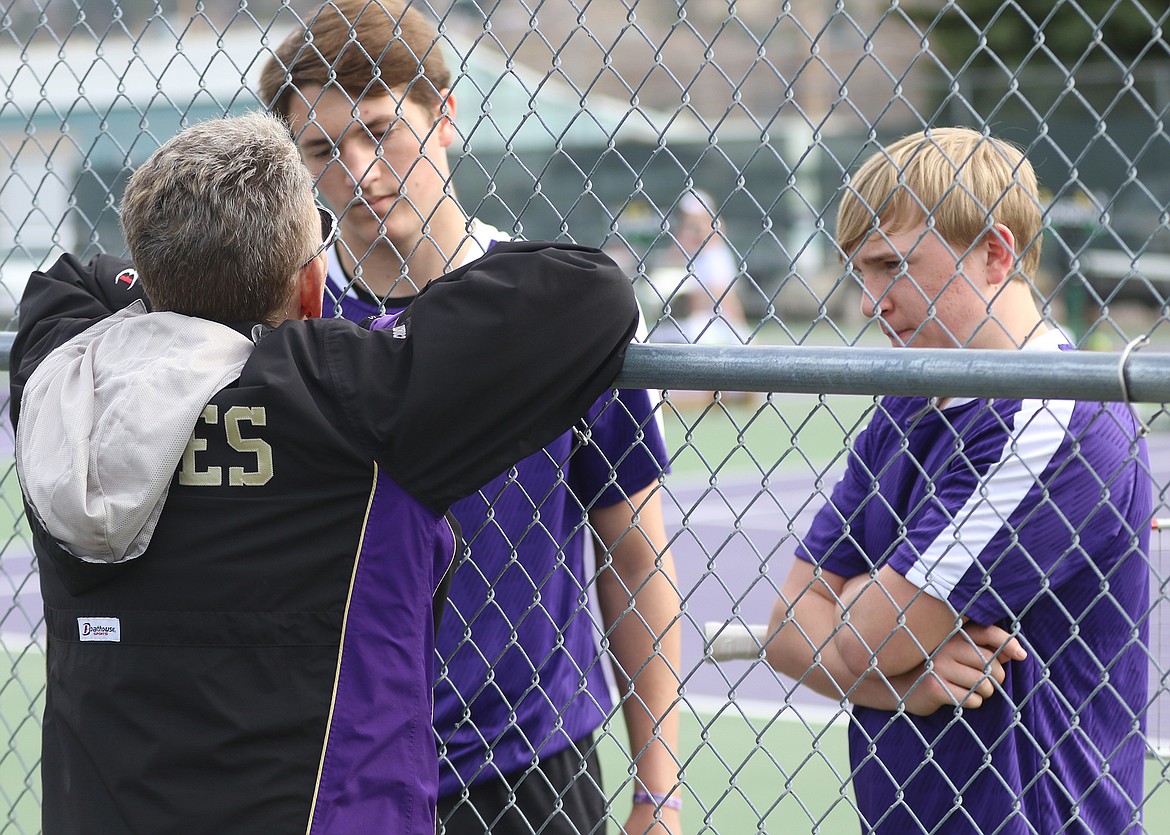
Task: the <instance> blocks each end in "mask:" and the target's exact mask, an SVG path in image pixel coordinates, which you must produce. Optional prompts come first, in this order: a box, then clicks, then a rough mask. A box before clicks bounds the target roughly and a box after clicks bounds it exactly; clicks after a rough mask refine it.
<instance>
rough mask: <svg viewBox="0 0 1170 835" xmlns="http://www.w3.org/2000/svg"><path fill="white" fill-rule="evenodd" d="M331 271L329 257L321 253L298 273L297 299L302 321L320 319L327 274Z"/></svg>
mask: <svg viewBox="0 0 1170 835" xmlns="http://www.w3.org/2000/svg"><path fill="white" fill-rule="evenodd" d="M328 269H329V261H328V256H327V255H326V254H325V253H321V254H320V255H318V256H317V257H316V258H314V259H313V260H312V261H310V262H309V263H307V264H305V266H303V267H301V271H300V272H299V273H297V291H296V292H297V299H298V301H299V303H300V308H301V310H300V313H301V316H300V318H301V319H320V318H321V309H322V307H323V306H324V297H325V274H326V272H328Z"/></svg>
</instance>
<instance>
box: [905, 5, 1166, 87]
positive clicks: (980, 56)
mask: <svg viewBox="0 0 1170 835" xmlns="http://www.w3.org/2000/svg"><path fill="white" fill-rule="evenodd" d="M909 11H910V17H911V19H912V20H913V21H914V22H915V23H916V24H917V25H918V26H919V27H920V28H921V29H922V31H923V32H924V33H926V34H927V35H928V37H929V39H930V44H931V47H932V48H933V49H934V50H935V51H937V52H938V53H939V54H940V56H941V57H942V58H944V60H945V62H946V63H947V65H948V66H950V67H952V68H957V67H960V66H963V65H965V64H967V62H968V61H970V62H971V66H972V67H973V68H984V67H992V66H999V65H1003V66H1005V67H1006V68H1008V69H1009V70H1014V69H1017V68H1022V67H1024V66H1036V65H1037V64H1041V65H1048V66H1056V67H1058V68H1060V69H1065V70H1070V69H1073V68H1075V67H1077V66H1080V65H1081V64H1082V63H1092V62H1109V63H1117V64H1120V65H1122V66H1130V65H1132V64H1134V63H1136V62H1138V61H1139V60H1146V59H1151V58H1154V59H1158V60H1166V59H1167V58H1170V48H1168V45H1167V42H1166V40H1165V37H1164V35H1163V34H1162V33H1163V29H1164V28H1165V27H1166V25H1167V23H1168V22H1170V20H1168V19H1170V9H1168V5H1167V3H1166V0H1055V2H1054V0H1014V2H1010V3H1005V2H1003V0H962V2H961V3H960V2H957V0H947V2H945V3H940V2H939V0H917V2H915V3H914V5H913V6H912V7H911V8H910V10H909Z"/></svg>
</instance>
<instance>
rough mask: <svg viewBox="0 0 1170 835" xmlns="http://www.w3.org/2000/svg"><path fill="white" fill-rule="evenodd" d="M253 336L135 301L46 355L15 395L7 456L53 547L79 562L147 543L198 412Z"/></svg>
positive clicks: (230, 375)
mask: <svg viewBox="0 0 1170 835" xmlns="http://www.w3.org/2000/svg"><path fill="white" fill-rule="evenodd" d="M252 347H253V346H252V342H251V340H249V339H248V338H247V337H245V336H244V335H242V334H240V333H237V332H236V331H234V330H232V329H231V328H229V327H227V326H226V325H221V324H219V323H217V322H211V321H208V320H206V319H198V318H193V317H190V316H183V315H181V314H178V313H147V312H146V309H145V307H144V306H143V305H142V304H141V302H136V303H135V304H133V305H131V306H130V307H128V308H126V309H124V310H122V311H119V312H118V313H116V314H114V315H113V316H111V317H110V318H108V319H105V320H103V321H102V322H100V323H99V324H97V325H95V326H94V327H92V328H89V329H88V330H86V331H85V332H84V333H82V334H79V335H78V336H77V337H75V338H74V339H72V340H70V341H69V342H67V343H65V344H64V345H62V346H61V347H60V348H58V349H57V350H55V351H53V352H52V353H51V354H49V356H48V357H46V358H45V359H44V361H43V362H42V363H41V364H40V366H39V367H38V368H37V370H36V371H35V372H34V373H33V375H32V376H31V377H30V378H29V381H28V384H27V385H26V386H25V389H24V394H23V396H22V399H21V408H20V424H19V426H18V428H17V437H16V464H17V473H18V475H19V477H20V484H21V489H22V490H23V491H24V495H25V499H26V500H27V501H28V503H29V505H30V506H31V507H32V509H33V512H35V513H36V515H37V517H38V518H39V519H40V520H41V522H42V523H43V524H44V526H45V528H46V530H48V532H49V533H50V534H51V535H52V536H53V538H54V539H56V540H57V541H58V542H59V543H60V544H61V545H62V547H64V548H65V549H66V550H67V551H69V553H71V554H73V555H74V556H76V557H78V558H79V559H82V560H85V561H87V562H121V561H123V560H129V559H133V558H135V557H137V556H140V555H141V554H142V552H143V551H145V550H146V547H147V545H148V544H149V543H150V538H151V536H152V534H153V533H154V527H155V524H156V523H157V522H158V517H159V515H160V514H161V512H162V507H163V503H164V502H165V501H166V497H167V492H168V490H169V489H170V484H171V479H172V478H173V476H174V473H175V468H176V467H177V466H178V465H179V462H180V460H181V459H182V456H183V450H184V449H185V448H186V446H187V442H188V440H189V439H190V437H191V431H192V429H193V427H194V426H195V422H196V420H197V419H198V418H199V415H200V413H201V412H202V411H203V407H204V406H205V405H206V404H207V401H208V400H209V399H210V398H211V396H212V395H214V394H215V392H217V391H219V390H220V389H221V388H223V387H224V386H225V385H227V384H228V383H230V382H231V381H232V380H235V379H236V378H237V377H239V374H240V370H241V369H242V368H243V366H244V363H245V362H246V361H247V359H248V357H249V355H250V354H251V352H252Z"/></svg>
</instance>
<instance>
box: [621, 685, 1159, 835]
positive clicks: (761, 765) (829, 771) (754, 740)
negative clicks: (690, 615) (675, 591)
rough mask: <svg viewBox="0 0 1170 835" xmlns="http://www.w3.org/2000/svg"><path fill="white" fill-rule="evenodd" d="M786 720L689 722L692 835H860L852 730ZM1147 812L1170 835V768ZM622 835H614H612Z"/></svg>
mask: <svg viewBox="0 0 1170 835" xmlns="http://www.w3.org/2000/svg"><path fill="white" fill-rule="evenodd" d="M777 707H778V709H779V707H780V706H779V705H778V706H777ZM786 713H787V714H790V713H791V711H790V710H788V711H783V712H781V713H779V715H777V716H775V717H764V716H761V717H751V716H748V717H745V716H743V715H741V714H740V712H738V711H736V710H734V709H731V710H727V711H723V712H721V713H720V715H718V716H715V715H713V714H703V713H700V714H697V715H696V714H684V717H683V722H682V739H681V742H680V749H681V756H682V758H683V760H684V768H685V775H684V778H683V779H684V783H685V785H684V788H683V791H682V796H683V818H682V819H683V829H684V831H685V832H686V833H687V835H697V833H710V835H748V833H774V835H800V833H809V834H810V835H811V833H817V835H858V833H860V832H861V826H860V823H859V822H858V818H857V815H856V814H855V813H854V812H853V806H852V800H851V792H850V791H849V789H848V784H849V754H848V746H847V742H846V728H845V725H844V723H843V722H842V721H837V722H834V723H833V724H831V725H829V726H827V727H826V726H825V725H824V724H821V723H811V722H810V723H808V724H806V723H805V722H803V721H801V720H800V719H798V718H796V717H791V718H789V717H787V716H786V715H785V714H786ZM610 732H611V733H612V734H613V736H610V737H607V738H606V739H605V740H604V741H603V742H602V744H601V745H600V750H601V757H602V775H603V779H604V782H605V785H606V789H607V791H609V792H610V793H611V794H618V795H619V799H618V800H617V801H616V802H615V803H614V812H613V814H614V818H615V820H617V821H619V822H621V821H624V820H625V815H626V813H627V811H628V809H629V795H630V789H629V788H628V786H627V784H626V782H625V780H626V778H625V774H626V772H627V768H628V765H629V758H628V757H627V756H626V754H625V752H624V750H622V749H621V747H620V743H619V742H618V740H622V739H624V738H625V736H624V730H623V729H622V728H621V726H620V725H615V726H614V727H612V728H611V730H610ZM1143 808H1144V831H1145V832H1148V833H1151V835H1162V833H1166V832H1170V760H1168V759H1160V760H1159V759H1154V758H1150V759H1147V760H1146V800H1145V803H1144V805H1143ZM1123 825H1124V824H1119V828H1118V831H1119V832H1120V831H1121V828H1122V826H1123ZM615 831H616V827H615V828H611V830H610V832H611V835H612V833H614V832H615ZM1134 835H1136V832H1135V833H1134Z"/></svg>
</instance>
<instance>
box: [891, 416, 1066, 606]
mask: <svg viewBox="0 0 1170 835" xmlns="http://www.w3.org/2000/svg"><path fill="white" fill-rule="evenodd" d="M1075 407H1076V401H1073V400H1048V401H1045V400H1024V401H1022V402H1021V404H1020V410H1019V411H1018V412H1017V413H1016V416H1015V428H1014V429H1013V431H1012V433H1011V435H1010V436H1008V437H1006V438H1005V439H1004V445H1003V449H1002V450H1001V452H1000V457H999V460H998V461H997V462H996V463H994V464H993V465H992V466H991V467H990V468H989V469H988V471H987V475H986V476H984V477H983V479H981V480H980V482H979V484H978V486H977V488H976V490H975V492H974V493H972V494H971V495H970V496H969V497H968V498H967V501H966V502H965V503H964V504H963V507H962V508H960V509H959V510H958V511H957V512H956V513H955V514H954V516H953V517H952V519H953V521H952V523H951V524H950V525H948V526H946V527H944V528H943V529H942V530H941V531H939V533H938V536H936V537H935V538H934V541H932V542H931V543H930V545H929V546H928V547H927V548H926V549H925V550H924V551H923V552H922V553H921V554H920V555H919V557H918V560H917V561H916V562H915V563H914V565H913V566H911V567H910V570H909V571H907V572H906V579H907V580H909V581H910V582H911V583H913V584H914V585H916V586H918V587H919V588H921V589H922V590H923V591H925V592H926V593H927V594H929V595H931V596H932V597H937V598H939V599H940V600H944V601H945V600H947V598H948V597H949V596H950V594H951V592H952V591H954V589H955V586H957V585H958V584H959V581H960V580H962V578H963V575H964V574H966V572H967V570H968V569H970V568H971V566H972V565H974V564H975V562H976V561H977V560H978V559H979V555H980V554H981V553H983V551H984V549H985V548H986V547H987V546H988V544H989V543H990V542H991V540H992V539H993V538H994V537H995V535H996V534H997V533H999V531H1000V529H1001V528H1003V526H1004V525H1005V524H1006V522H1007V520H1008V518H1009V517H1010V516H1011V515H1012V514H1013V513H1014V512H1015V511H1016V509H1017V508H1018V507H1019V506H1020V504H1021V503H1022V502H1023V501H1024V499H1025V498H1026V497H1027V495H1028V493H1029V491H1031V490H1032V489H1033V488H1034V487H1036V484H1037V480H1038V479H1039V478H1040V476H1041V474H1042V473H1043V472H1044V469H1045V468H1046V467H1047V466H1048V463H1049V462H1050V461H1051V460H1052V457H1053V456H1054V455H1055V454H1056V452H1057V450H1058V449H1059V448H1060V445H1061V442H1062V441H1063V440H1064V438H1065V431H1066V427H1067V426H1068V425H1069V419H1070V418H1071V417H1072V413H1073V409H1074V408H1075ZM948 534H949V535H948Z"/></svg>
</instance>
